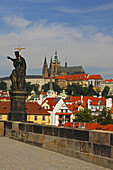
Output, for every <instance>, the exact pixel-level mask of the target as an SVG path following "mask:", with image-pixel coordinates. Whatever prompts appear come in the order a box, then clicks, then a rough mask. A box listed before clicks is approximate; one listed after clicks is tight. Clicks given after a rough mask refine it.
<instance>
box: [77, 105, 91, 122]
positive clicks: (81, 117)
mask: <svg viewBox="0 0 113 170" xmlns="http://www.w3.org/2000/svg"><path fill="white" fill-rule="evenodd" d="M92 120H93V118H92V115H91V110H89V109H88V108H85V109H84V110H81V111H80V112H79V113H76V115H75V122H91V121H92Z"/></svg>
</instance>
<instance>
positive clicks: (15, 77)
mask: <svg viewBox="0 0 113 170" xmlns="http://www.w3.org/2000/svg"><path fill="white" fill-rule="evenodd" d="M15 56H16V58H11V57H9V56H7V58H8V59H10V60H11V61H13V66H14V67H15V69H14V70H13V71H12V74H11V75H10V78H11V81H12V90H19V91H22V90H24V89H25V76H26V62H25V59H24V58H23V57H22V56H21V55H20V54H19V51H15Z"/></svg>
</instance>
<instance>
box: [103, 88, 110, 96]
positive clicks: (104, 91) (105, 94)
mask: <svg viewBox="0 0 113 170" xmlns="http://www.w3.org/2000/svg"><path fill="white" fill-rule="evenodd" d="M109 90H110V88H109V87H108V86H105V87H104V90H103V91H102V96H104V97H106V96H107V94H108V92H109Z"/></svg>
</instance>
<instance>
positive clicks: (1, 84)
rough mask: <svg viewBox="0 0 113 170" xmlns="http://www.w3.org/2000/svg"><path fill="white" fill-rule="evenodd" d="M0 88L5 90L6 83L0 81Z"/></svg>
mask: <svg viewBox="0 0 113 170" xmlns="http://www.w3.org/2000/svg"><path fill="white" fill-rule="evenodd" d="M0 90H3V91H7V83H5V82H3V81H1V82H0Z"/></svg>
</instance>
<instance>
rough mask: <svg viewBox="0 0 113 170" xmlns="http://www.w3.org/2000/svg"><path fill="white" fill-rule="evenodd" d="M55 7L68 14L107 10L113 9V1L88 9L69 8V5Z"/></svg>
mask: <svg viewBox="0 0 113 170" xmlns="http://www.w3.org/2000/svg"><path fill="white" fill-rule="evenodd" d="M55 9H56V10H58V11H60V12H64V13H67V14H82V13H89V12H98V11H106V10H110V9H113V3H111V4H105V5H101V6H97V7H95V8H88V9H81V10H80V9H75V8H67V7H58V8H55Z"/></svg>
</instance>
